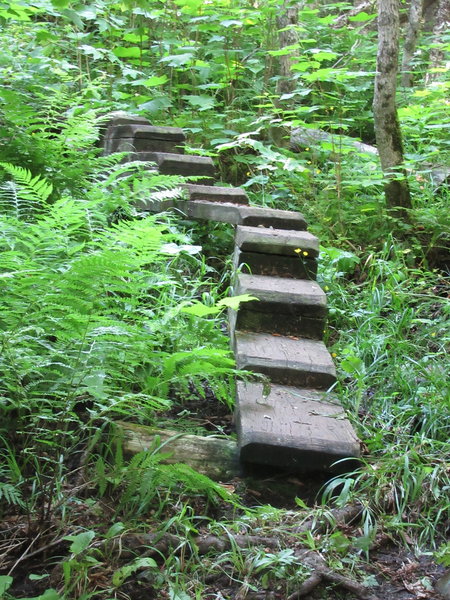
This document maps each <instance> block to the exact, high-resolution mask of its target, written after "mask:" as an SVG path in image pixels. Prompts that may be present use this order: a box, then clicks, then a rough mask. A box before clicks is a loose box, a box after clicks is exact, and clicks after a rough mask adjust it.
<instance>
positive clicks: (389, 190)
mask: <svg viewBox="0 0 450 600" xmlns="http://www.w3.org/2000/svg"><path fill="white" fill-rule="evenodd" d="M378 7H379V9H378V53H377V73H376V76H375V93H374V99H373V114H374V122H375V137H376V140H377V148H378V153H379V156H380V162H381V168H382V170H383V173H384V174H385V176H386V178H387V181H386V184H385V196H386V204H387V206H388V207H389V208H390V209H392V211H394V212H395V213H397V216H399V217H402V218H404V219H407V216H408V215H407V209H409V208H411V196H410V192H409V186H408V181H407V179H406V173H405V169H404V168H403V166H402V165H403V144H402V137H401V131H400V123H399V120H398V114H397V107H396V103H395V93H396V90H397V70H398V37H399V3H398V0H379V2H378Z"/></svg>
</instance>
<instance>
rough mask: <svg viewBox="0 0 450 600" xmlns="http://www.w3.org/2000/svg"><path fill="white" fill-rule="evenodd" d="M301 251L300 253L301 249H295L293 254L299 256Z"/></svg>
mask: <svg viewBox="0 0 450 600" xmlns="http://www.w3.org/2000/svg"><path fill="white" fill-rule="evenodd" d="M301 251H302V249H301V248H296V249H295V250H294V252H296V253H297V254H300V252H301Z"/></svg>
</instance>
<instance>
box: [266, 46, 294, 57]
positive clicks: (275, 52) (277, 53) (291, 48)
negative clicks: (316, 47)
mask: <svg viewBox="0 0 450 600" xmlns="http://www.w3.org/2000/svg"><path fill="white" fill-rule="evenodd" d="M299 48H300V44H291V45H290V46H283V48H280V50H268V52H267V54H270V56H286V55H287V54H292V52H294V51H295V50H298V49H299Z"/></svg>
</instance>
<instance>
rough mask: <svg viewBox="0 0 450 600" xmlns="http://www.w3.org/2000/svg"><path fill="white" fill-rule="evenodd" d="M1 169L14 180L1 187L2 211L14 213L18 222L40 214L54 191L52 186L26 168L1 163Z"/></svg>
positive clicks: (0, 200) (0, 202) (0, 208)
mask: <svg viewBox="0 0 450 600" xmlns="http://www.w3.org/2000/svg"><path fill="white" fill-rule="evenodd" d="M0 167H2V168H3V169H4V170H5V171H6V172H7V173H8V174H9V175H10V176H11V177H12V178H13V179H14V181H6V182H4V183H3V184H2V185H1V186H0V210H3V211H4V212H6V213H9V212H11V211H12V213H13V214H14V216H15V218H16V219H17V220H18V221H26V220H27V219H29V218H33V217H35V216H36V215H37V214H39V212H41V211H42V209H43V207H44V206H45V205H46V202H47V200H48V198H49V196H50V195H51V193H52V191H53V186H52V184H51V183H49V182H48V181H47V180H46V179H45V178H44V177H41V176H40V175H36V176H33V174H32V173H31V171H29V170H28V169H25V168H24V167H19V166H16V165H12V164H10V163H4V162H0Z"/></svg>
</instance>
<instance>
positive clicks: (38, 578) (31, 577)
mask: <svg viewBox="0 0 450 600" xmlns="http://www.w3.org/2000/svg"><path fill="white" fill-rule="evenodd" d="M47 577H50V573H44V574H43V575H37V574H36V573H30V575H28V579H29V580H30V581H41V579H47Z"/></svg>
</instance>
